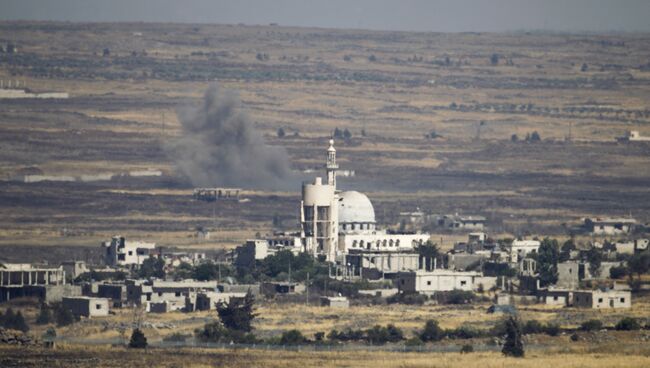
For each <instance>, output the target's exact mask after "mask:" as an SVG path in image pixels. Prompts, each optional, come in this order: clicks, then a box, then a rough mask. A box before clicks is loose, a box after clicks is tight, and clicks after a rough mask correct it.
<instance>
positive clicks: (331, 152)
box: [325, 139, 339, 189]
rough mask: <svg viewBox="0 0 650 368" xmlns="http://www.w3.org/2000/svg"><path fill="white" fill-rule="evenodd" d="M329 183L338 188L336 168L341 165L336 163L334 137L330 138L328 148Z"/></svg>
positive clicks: (327, 167)
mask: <svg viewBox="0 0 650 368" xmlns="http://www.w3.org/2000/svg"><path fill="white" fill-rule="evenodd" d="M325 167H326V169H327V184H329V185H332V186H334V189H336V170H338V168H339V165H337V164H336V149H335V148H334V139H330V146H329V148H328V149H327V165H326V166H325Z"/></svg>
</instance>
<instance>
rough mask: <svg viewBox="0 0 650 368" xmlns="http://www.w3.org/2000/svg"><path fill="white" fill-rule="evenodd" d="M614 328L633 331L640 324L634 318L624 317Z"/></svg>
mask: <svg viewBox="0 0 650 368" xmlns="http://www.w3.org/2000/svg"><path fill="white" fill-rule="evenodd" d="M614 328H615V329H616V330H618V331H635V330H638V329H640V328H641V324H640V323H639V321H638V320H637V319H636V318H632V317H624V318H623V319H621V320H620V321H618V323H617V324H616V326H615V327H614Z"/></svg>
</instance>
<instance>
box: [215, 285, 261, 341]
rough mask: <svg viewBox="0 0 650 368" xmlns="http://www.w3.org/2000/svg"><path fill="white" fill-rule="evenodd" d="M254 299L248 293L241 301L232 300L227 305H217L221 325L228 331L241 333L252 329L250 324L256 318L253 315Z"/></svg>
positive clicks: (255, 315) (238, 299) (221, 303)
mask: <svg viewBox="0 0 650 368" xmlns="http://www.w3.org/2000/svg"><path fill="white" fill-rule="evenodd" d="M254 303H255V298H254V297H253V294H252V293H251V292H250V291H249V292H248V293H246V296H245V297H244V298H243V299H240V298H232V299H230V301H229V302H228V303H224V302H220V303H219V304H217V313H218V314H219V319H220V320H221V323H223V325H224V326H225V327H226V328H227V329H229V330H236V331H242V332H250V331H251V330H252V329H253V327H252V325H251V323H252V322H253V319H254V318H255V317H257V314H255V313H254Z"/></svg>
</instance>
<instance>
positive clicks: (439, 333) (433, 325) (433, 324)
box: [419, 320, 445, 342]
mask: <svg viewBox="0 0 650 368" xmlns="http://www.w3.org/2000/svg"><path fill="white" fill-rule="evenodd" d="M444 336H445V332H444V331H443V330H442V328H440V326H439V325H438V321H434V320H428V321H427V322H426V323H425V324H424V330H422V332H421V333H420V336H419V337H420V340H422V341H424V342H429V341H439V340H441V339H442V338H443V337H444Z"/></svg>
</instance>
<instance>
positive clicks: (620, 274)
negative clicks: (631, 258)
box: [609, 266, 628, 279]
mask: <svg viewBox="0 0 650 368" xmlns="http://www.w3.org/2000/svg"><path fill="white" fill-rule="evenodd" d="M627 275H628V271H627V267H625V266H618V267H612V268H610V269H609V277H611V278H613V279H622V278H624V277H625V276H627Z"/></svg>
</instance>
